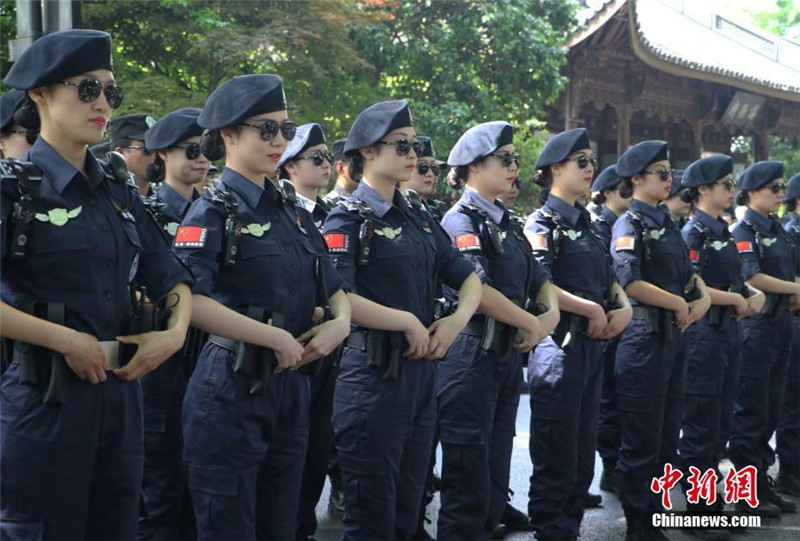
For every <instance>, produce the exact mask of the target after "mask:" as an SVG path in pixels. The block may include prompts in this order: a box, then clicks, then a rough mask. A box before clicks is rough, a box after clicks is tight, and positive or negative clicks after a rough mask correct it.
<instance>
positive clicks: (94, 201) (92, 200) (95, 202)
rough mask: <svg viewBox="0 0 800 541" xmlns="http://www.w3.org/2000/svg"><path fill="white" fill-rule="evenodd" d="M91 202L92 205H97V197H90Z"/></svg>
mask: <svg viewBox="0 0 800 541" xmlns="http://www.w3.org/2000/svg"><path fill="white" fill-rule="evenodd" d="M89 204H90V205H92V206H95V205H96V204H97V199H94V198H92V199H89Z"/></svg>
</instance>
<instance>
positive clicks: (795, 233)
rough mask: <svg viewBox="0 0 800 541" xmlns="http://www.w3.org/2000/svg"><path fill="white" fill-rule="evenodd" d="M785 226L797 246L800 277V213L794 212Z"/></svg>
mask: <svg viewBox="0 0 800 541" xmlns="http://www.w3.org/2000/svg"><path fill="white" fill-rule="evenodd" d="M783 228H784V229H785V230H786V231H787V232H788V233H789V236H790V237H791V238H792V240H793V241H794V245H795V248H796V251H795V253H796V254H797V259H798V265H797V276H798V278H800V214H796V213H795V214H793V215H792V218H791V219H790V220H789V221H787V222H786V223H785V224H784V226H783Z"/></svg>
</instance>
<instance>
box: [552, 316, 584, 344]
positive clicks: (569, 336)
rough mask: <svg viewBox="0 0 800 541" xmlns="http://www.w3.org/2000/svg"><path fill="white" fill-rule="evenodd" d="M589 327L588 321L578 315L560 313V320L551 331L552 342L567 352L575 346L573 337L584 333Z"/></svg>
mask: <svg viewBox="0 0 800 541" xmlns="http://www.w3.org/2000/svg"><path fill="white" fill-rule="evenodd" d="M588 327H589V320H588V319H586V318H585V317H583V316H579V315H578V314H573V313H570V312H562V313H561V319H560V320H559V322H558V325H556V328H555V330H553V335H552V338H553V342H555V343H556V345H557V346H558V347H560V348H561V349H562V350H564V351H569V350H571V349H572V346H573V345H574V344H575V337H577V336H578V334H579V333H585V332H586V329H587V328H588Z"/></svg>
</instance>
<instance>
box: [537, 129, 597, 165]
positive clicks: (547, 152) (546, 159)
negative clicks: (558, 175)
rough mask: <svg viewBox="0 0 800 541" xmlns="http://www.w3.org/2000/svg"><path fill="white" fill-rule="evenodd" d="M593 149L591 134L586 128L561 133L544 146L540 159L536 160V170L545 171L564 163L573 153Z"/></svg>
mask: <svg viewBox="0 0 800 541" xmlns="http://www.w3.org/2000/svg"><path fill="white" fill-rule="evenodd" d="M591 148H592V146H591V144H590V143H589V132H587V131H586V128H575V129H574V130H568V131H565V132H561V133H559V134H558V135H556V136H555V137H553V138H552V139H550V140H549V141H548V142H547V144H546V145H545V146H544V150H542V153H541V154H540V155H539V159H538V160H536V166H535V167H534V169H543V168H545V167H548V166H550V165H553V164H554V163H559V162H563V161H564V160H566V159H567V158H569V155H570V154H572V153H573V152H577V151H579V150H586V149H591Z"/></svg>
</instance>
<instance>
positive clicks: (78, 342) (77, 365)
mask: <svg viewBox="0 0 800 541" xmlns="http://www.w3.org/2000/svg"><path fill="white" fill-rule="evenodd" d="M60 352H61V353H62V354H63V355H64V358H65V359H66V360H67V365H69V367H70V369H71V370H72V371H73V372H75V375H76V376H78V378H79V379H82V380H84V381H87V380H88V381H89V383H92V384H97V383H100V382H101V381H105V380H106V354H105V353H104V352H103V348H101V347H100V343H99V342H98V341H97V338H95V337H94V336H92V335H91V334H87V333H85V332H78V331H73V332H72V333H70V334H69V336H68V338H67V343H66V345H65V346H64V348H63V349H61V350H60Z"/></svg>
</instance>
